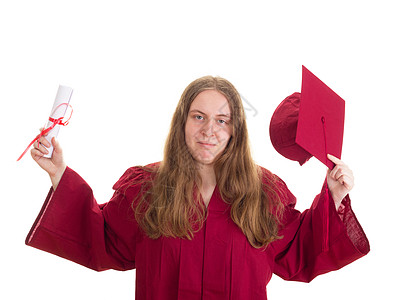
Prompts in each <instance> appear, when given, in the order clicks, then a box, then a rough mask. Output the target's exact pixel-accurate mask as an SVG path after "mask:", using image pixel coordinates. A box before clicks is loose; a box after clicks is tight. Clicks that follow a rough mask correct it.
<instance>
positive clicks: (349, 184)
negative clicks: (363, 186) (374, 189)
mask: <svg viewBox="0 0 400 300" xmlns="http://www.w3.org/2000/svg"><path fill="white" fill-rule="evenodd" d="M338 181H339V182H340V183H341V184H342V185H343V186H344V187H345V188H346V189H347V190H349V191H350V190H351V189H352V188H353V187H354V180H353V178H351V177H349V176H347V175H342V176H340V177H339V178H338Z"/></svg>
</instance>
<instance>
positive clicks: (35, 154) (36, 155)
mask: <svg viewBox="0 0 400 300" xmlns="http://www.w3.org/2000/svg"><path fill="white" fill-rule="evenodd" d="M43 155H44V154H43V153H42V152H40V151H39V150H38V149H36V148H32V149H31V156H32V158H33V159H34V160H35V161H38V160H39V159H40V158H42V157H43Z"/></svg>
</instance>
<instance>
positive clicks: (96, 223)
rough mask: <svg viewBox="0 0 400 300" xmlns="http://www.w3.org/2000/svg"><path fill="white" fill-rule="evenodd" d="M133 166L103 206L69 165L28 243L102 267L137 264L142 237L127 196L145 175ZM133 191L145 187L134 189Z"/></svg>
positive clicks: (92, 265)
mask: <svg viewBox="0 0 400 300" xmlns="http://www.w3.org/2000/svg"><path fill="white" fill-rule="evenodd" d="M142 173H143V171H141V170H139V169H138V168H137V167H133V168H130V169H128V170H127V171H126V172H125V174H124V175H123V176H122V177H121V178H120V179H119V181H118V182H117V183H116V184H115V185H114V189H115V192H114V195H113V197H112V198H111V200H110V201H109V202H108V203H106V204H104V205H99V204H97V202H96V200H95V198H94V196H93V192H92V190H91V188H90V187H89V185H88V184H87V183H86V182H85V181H84V180H83V179H82V178H81V177H80V176H79V175H78V174H77V173H76V172H74V171H73V170H72V169H70V168H69V167H67V169H66V170H65V172H64V175H63V177H62V179H61V181H60V183H59V185H58V187H57V189H56V191H53V189H52V188H51V189H50V191H49V194H48V196H47V198H46V201H45V203H44V204H43V207H42V209H41V211H40V213H39V215H38V217H37V218H36V221H35V223H34V224H33V226H32V228H31V230H30V232H29V234H28V236H27V238H26V241H25V243H26V244H27V245H28V246H32V247H35V248H38V249H40V250H43V251H47V252H49V253H52V254H55V255H58V256H60V257H62V258H65V259H68V260H71V261H73V262H76V263H78V264H81V265H83V266H85V267H88V268H90V269H93V270H96V271H103V270H107V269H115V270H121V271H122V270H129V269H133V268H135V245H136V240H137V238H138V236H139V235H140V232H139V228H138V225H137V223H136V221H135V220H134V218H133V211H132V209H131V204H132V198H131V197H127V193H126V190H127V187H128V186H129V182H132V180H136V179H138V178H140V177H142V176H143V174H142ZM130 190H131V193H130V195H132V193H133V194H137V193H139V191H140V185H136V186H135V185H133V186H131V187H130Z"/></svg>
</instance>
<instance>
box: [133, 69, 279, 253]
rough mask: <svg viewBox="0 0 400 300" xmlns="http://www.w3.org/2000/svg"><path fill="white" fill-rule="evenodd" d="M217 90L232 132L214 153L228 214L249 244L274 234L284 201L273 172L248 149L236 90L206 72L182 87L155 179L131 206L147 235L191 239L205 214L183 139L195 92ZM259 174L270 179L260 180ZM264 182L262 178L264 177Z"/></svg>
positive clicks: (271, 238)
mask: <svg viewBox="0 0 400 300" xmlns="http://www.w3.org/2000/svg"><path fill="white" fill-rule="evenodd" d="M205 90H216V91H218V92H220V93H221V94H222V95H224V96H225V97H226V98H227V99H228V103H229V105H230V109H231V122H232V126H233V128H232V137H231V139H230V141H229V142H228V144H227V146H226V148H225V149H224V151H223V152H222V153H221V154H220V155H219V156H218V157H217V158H216V161H215V162H214V170H215V174H216V179H217V185H218V189H219V191H220V193H221V196H222V198H223V199H224V201H226V202H227V203H230V205H231V218H232V220H233V221H234V222H235V223H236V224H237V225H238V226H239V227H240V229H241V230H242V231H243V233H244V234H245V235H246V237H247V239H248V241H249V242H250V244H251V245H252V246H253V247H256V248H260V247H263V246H267V245H268V244H269V243H270V242H272V241H274V240H275V239H277V238H279V237H278V225H279V216H280V214H281V211H282V204H281V202H280V200H279V195H278V193H279V191H278V188H277V185H276V182H275V181H276V180H275V177H274V176H273V175H272V174H271V173H269V172H268V171H266V170H265V169H261V168H260V167H258V166H257V165H256V164H255V163H254V161H253V159H252V157H251V153H250V147H249V140H248V133H247V125H246V118H245V113H244V108H243V105H242V101H241V98H240V95H239V93H238V92H237V90H236V89H235V87H234V86H233V85H232V84H231V83H230V82H229V81H227V80H226V79H223V78H220V77H212V76H206V77H202V78H199V79H197V80H195V81H193V82H192V83H191V84H189V86H188V87H187V88H186V89H185V91H184V92H183V94H182V96H181V99H180V101H179V103H178V105H177V108H176V110H175V113H174V116H173V118H172V122H171V128H170V132H169V134H168V137H167V140H166V144H165V149H164V159H163V161H162V162H161V164H160V166H159V167H158V168H156V169H154V168H153V169H151V170H150V171H152V172H156V175H155V177H154V180H153V181H152V182H151V185H150V186H149V187H148V188H147V189H146V190H147V191H146V192H145V193H143V194H142V196H141V197H140V199H138V202H137V203H135V205H134V210H135V217H136V219H137V221H138V223H139V225H140V226H141V228H142V229H143V230H144V231H145V233H146V234H147V235H148V236H149V237H150V238H154V239H156V238H159V237H161V236H166V237H181V238H188V239H191V238H192V237H193V234H194V233H195V232H196V231H197V230H199V229H200V228H201V226H202V223H203V221H204V219H205V217H206V213H205V212H206V210H205V206H204V205H203V203H201V201H200V196H199V193H198V191H196V190H195V186H196V184H195V183H198V182H200V178H199V175H198V173H197V170H196V164H195V161H194V159H193V157H192V156H191V154H190V153H189V150H188V147H187V145H186V142H185V125H186V120H187V117H188V113H189V109H190V106H191V104H192V102H193V100H194V99H195V98H196V96H197V95H198V94H200V93H201V92H203V91H205ZM261 177H264V178H269V179H268V180H267V184H263V180H261ZM264 181H265V180H264Z"/></svg>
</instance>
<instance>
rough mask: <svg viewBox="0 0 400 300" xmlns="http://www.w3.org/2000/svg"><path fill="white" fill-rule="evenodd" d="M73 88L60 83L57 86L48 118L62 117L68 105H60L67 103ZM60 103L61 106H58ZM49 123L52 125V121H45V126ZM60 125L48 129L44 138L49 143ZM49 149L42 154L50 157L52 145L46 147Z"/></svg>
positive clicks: (55, 135)
mask: <svg viewBox="0 0 400 300" xmlns="http://www.w3.org/2000/svg"><path fill="white" fill-rule="evenodd" d="M72 92H73V89H72V88H70V87H68V86H63V85H60V86H59V87H58V91H57V95H56V99H55V100H54V104H53V108H52V109H51V112H50V118H53V119H58V118H63V117H64V116H65V113H66V111H67V108H68V105H61V104H63V103H68V104H69V101H70V100H71V96H72ZM60 105H61V106H60ZM51 125H53V122H51V121H50V120H49V121H48V122H47V126H46V128H49V127H50V126H51ZM60 127H61V125H56V126H55V127H54V128H53V129H52V130H50V131H49V133H48V134H47V135H46V137H45V138H46V140H48V141H49V142H50V144H51V139H52V138H53V137H57V136H58V132H59V131H60ZM47 150H49V153H48V154H46V155H44V157H48V158H50V157H51V156H52V155H53V145H51V146H50V148H47Z"/></svg>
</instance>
